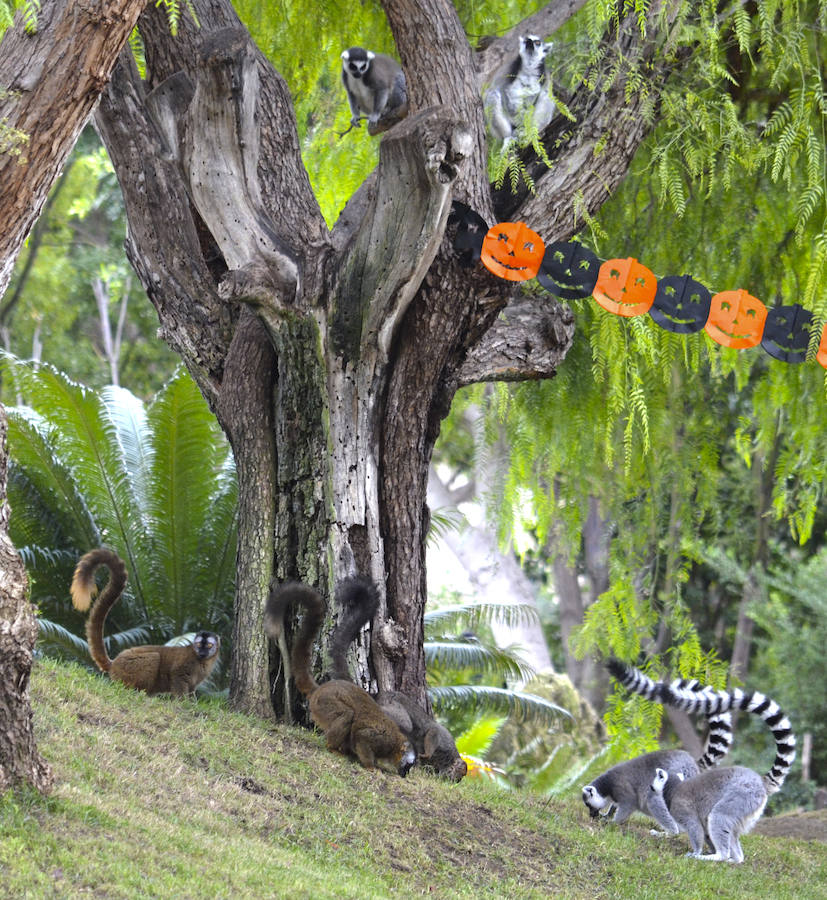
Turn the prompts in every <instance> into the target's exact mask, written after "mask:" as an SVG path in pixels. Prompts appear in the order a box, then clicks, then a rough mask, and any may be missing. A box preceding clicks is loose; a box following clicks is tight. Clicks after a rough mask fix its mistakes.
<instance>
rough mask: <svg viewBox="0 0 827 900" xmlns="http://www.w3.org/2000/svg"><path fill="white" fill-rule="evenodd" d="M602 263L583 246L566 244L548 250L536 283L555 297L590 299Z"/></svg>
mask: <svg viewBox="0 0 827 900" xmlns="http://www.w3.org/2000/svg"><path fill="white" fill-rule="evenodd" d="M599 271H600V260H599V259H598V258H597V257H596V256H595V255H594V253H592V251H591V250H589V248H588V247H584V246H583V245H582V244H578V243H577V242H576V241H564V242H559V243H554V244H549V245H548V246H547V247H546V253H545V256H543V263H542V265H541V266H540V271H539V272H538V273H537V281H539V282H540V284H541V285H542V286H543V287H544V288H545V289H546V290H547V291H548V292H549V293H551V294H554V296H555V297H560V298H561V299H562V300H575V299H576V298H578V297H588V296H589V294H591V292H592V291H593V290H594V286H595V284H596V283H597V273H598V272H599Z"/></svg>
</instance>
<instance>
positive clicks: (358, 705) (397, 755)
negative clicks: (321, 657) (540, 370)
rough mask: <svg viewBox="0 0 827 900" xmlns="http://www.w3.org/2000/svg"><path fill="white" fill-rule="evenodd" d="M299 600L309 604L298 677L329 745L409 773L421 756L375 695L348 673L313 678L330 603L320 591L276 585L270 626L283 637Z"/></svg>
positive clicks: (267, 616) (372, 764)
mask: <svg viewBox="0 0 827 900" xmlns="http://www.w3.org/2000/svg"><path fill="white" fill-rule="evenodd" d="M293 604H295V605H297V606H302V607H304V613H305V614H304V618H303V620H302V624H301V627H300V628H299V631H298V634H297V635H296V638H295V641H294V643H293V652H292V660H291V662H292V669H293V678H294V679H295V682H296V687H298V689H299V690H300V691H301V692H302V694H303V695H304V696H305V697H307V698H308V700H309V703H310V716H311V718H312V719H313V721H314V722H315V723H316V725H318V726H319V728H320V729H321V730H322V731H323V732H324V735H325V739H326V740H327V747H328V749H329V750H332V751H334V752H337V753H344V754H346V755H353V756H355V757H356V758H357V759H358V760H359V762H360V763H361V764H362V765H363V766H364V767H365V768H366V769H373V768H376V767H377V766H379V767H381V768H387V769H393V770H395V771H396V772H398V773H399V774H400V775H401V776H403V777H404V776H405V775H407V774H408V770H409V769H410V768H411V766H412V765H413V764H414V762H415V761H416V755H415V754H414V751H413V748H412V747H411V745H410V743H409V742H408V740H407V739H406V738H405V736H404V735H403V734H402V732H401V731H400V730H399V728H398V727H397V726H396V723H395V722H394V721H393V720H392V719H390V718H389V717H388V716H387V715H385V713H384V712H382V710H381V709H380V708H379V706H378V705H377V704H376V702H375V701H374V700H373V698H372V697H371V696H370V694H368V693H367V691H364V690H362V688H360V687H359V686H358V685H356V684H354V683H353V682H352V681H350V679H349V678H347V677H346V678H345V679H342V678H339V677H336V678H335V679H334V680H333V681H328V682H326V683H325V684H319V683H318V682H317V681H316V679H315V678H314V677H313V671H312V669H311V660H310V656H311V650H312V647H313V641H314V640H315V638H316V635H317V634H318V633H319V630H320V629H321V627H322V622H323V621H324V604H323V602H322V598H321V597H320V596H319V593H318V591H316V590H314V589H313V588H312V587H310V586H309V585H306V584H301V583H299V582H288V583H286V584H283V585H280V586H279V587H276V588H274V589H273V590H272V591H271V592H270V596H269V598H268V600H267V605H266V607H265V610H264V630H265V631H266V632H267V634H268V635H269V636H270V637H271V638H272V639H273V640H274V641H276V642H278V640H279V637H280V636H281V635H282V633H283V628H284V615H285V612H286V611H287V608H288V607H289V606H292V605H293ZM337 668H338V667H337ZM337 674H339V673H337Z"/></svg>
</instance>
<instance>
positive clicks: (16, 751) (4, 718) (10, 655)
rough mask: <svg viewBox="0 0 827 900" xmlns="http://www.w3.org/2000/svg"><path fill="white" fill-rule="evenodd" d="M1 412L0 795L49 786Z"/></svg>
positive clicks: (32, 630) (32, 629)
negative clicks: (38, 737) (38, 734)
mask: <svg viewBox="0 0 827 900" xmlns="http://www.w3.org/2000/svg"><path fill="white" fill-rule="evenodd" d="M7 460H8V456H7V453H6V411H5V410H4V409H3V407H2V406H0V794H2V793H3V791H5V790H7V789H8V788H10V787H16V786H18V785H19V784H22V783H27V784H30V785H32V786H33V787H35V788H37V790H39V791H46V790H48V789H49V788H50V787H51V785H52V770H51V769H50V767H49V764H48V763H47V762H46V761H45V760H44V759H43V758H42V757H41V756H40V754H39V753H38V752H37V746H36V745H35V740H34V731H33V728H32V707H31V702H30V700H29V675H30V674H31V671H32V661H33V658H34V654H33V649H34V642H35V639H36V638H37V620H36V619H35V617H34V610H33V609H32V607H31V605H30V604H29V602H28V599H27V597H26V594H27V586H28V582H27V579H26V571H25V569H24V568H23V562H22V561H21V559H20V557H19V556H18V555H17V551H16V550H15V549H14V547H13V546H12V543H11V541H10V540H9V535H8V525H9V507H8V504H7V503H6V463H7Z"/></svg>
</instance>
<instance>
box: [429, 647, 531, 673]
mask: <svg viewBox="0 0 827 900" xmlns="http://www.w3.org/2000/svg"><path fill="white" fill-rule="evenodd" d="M425 665H426V667H427V669H428V670H429V672H431V673H433V672H434V671H435V670H440V671H445V670H453V671H457V670H461V669H472V670H473V671H474V672H475V673H479V674H485V675H496V676H497V677H498V678H503V679H504V680H507V681H521V682H525V681H529V680H530V679H531V678H532V677H533V676H534V674H535V672H534V670H533V668H532V667H531V666H528V665H526V664H525V663H524V662H523V661H522V659H520V657H519V656H517V655H516V653H515V651H514V650H513V649H512V648H507V649H505V650H501V649H499V648H497V647H491V646H484V645H482V644H479V643H471V642H466V641H425Z"/></svg>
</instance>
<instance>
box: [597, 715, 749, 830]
mask: <svg viewBox="0 0 827 900" xmlns="http://www.w3.org/2000/svg"><path fill="white" fill-rule="evenodd" d="M731 744H732V717H731V716H730V714H729V713H728V712H724V713H720V714H716V715H711V716H709V734H708V735H707V739H706V746H705V747H704V752H703V754H702V755H701V757H700V758H699V759H698V760H697V762H696V761H695V760H694V759H693V758H692V756H691V754H689V753H687V752H686V750H653V751H652V752H651V753H644V754H643V755H642V756H636V757H635V758H634V759H630V760H627V761H626V762H622V763H618V764H617V765H616V766H612V768H611V769H608V770H607V771H606V772H604V773H603V774H602V775H598V777H597V778H595V779H594V781H592V782H591V784H587V785H586V786H585V787H584V788H583V791H582V796H583V803H585V804H586V807H587V808H588V810H589V815H590V816H591V818H593V819H594V818H597V816H598V815H600V814H602V815H603V816H608V815H609V814H610V813H611V811H612V806H614V807H615V814H614V818H613V820H612V821H613V822H615V823H616V824H621V823H623V822H625V821H626V820H627V819H628V818H629V816H630V815H631V814H632V813H633V812H636V811H637V812H642V813H646V814H647V815H651V816H653V818H657V816H654V814H653V813H652V812H651V811H650V809H649V801H650V799H651V793H652V792H651V784H652V778H653V776H654V773H655V771H656V770H657V769H658V768H660V769H664V770H665V771H667V772H669V774H670V775H672V776H674V777H675V778H678V779H685V778H694V777H696V776H697V775H698V774H699V772H700V771H701V770H702V769H706V768H709V767H710V766H713V765H715V764H716V763H717V762H718V761H719V760H721V759H723V757H724V756H726V754H727V751H728V750H729V747H730V745H731ZM652 834H657V835H660V834H663V832H660V831H654V830H653V831H652Z"/></svg>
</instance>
